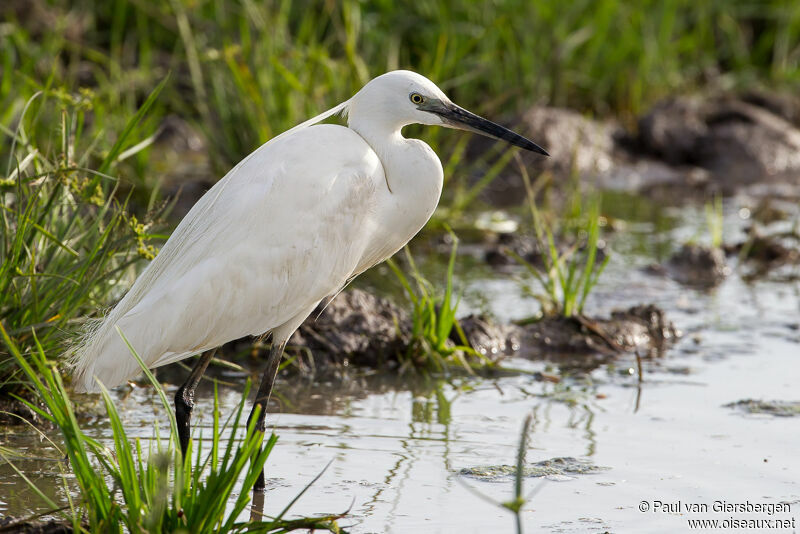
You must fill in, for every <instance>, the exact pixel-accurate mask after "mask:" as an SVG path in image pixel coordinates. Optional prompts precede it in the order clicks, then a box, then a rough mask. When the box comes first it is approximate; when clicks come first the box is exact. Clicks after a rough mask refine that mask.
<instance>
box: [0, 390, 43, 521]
mask: <svg viewBox="0 0 800 534" xmlns="http://www.w3.org/2000/svg"><path fill="white" fill-rule="evenodd" d="M23 396H25V395H23ZM31 402H33V403H34V404H36V402H37V401H36V399H31ZM39 406H40V407H41V408H44V406H43V405H42V404H41V403H39ZM24 421H28V422H30V423H32V424H33V425H34V426H36V427H37V428H42V427H46V426H48V425H49V422H48V421H46V420H44V419H42V417H41V416H40V415H39V414H38V413H36V412H35V411H33V410H31V409H30V407H29V406H28V405H26V404H25V403H24V402H22V401H20V400H18V399H15V398H14V397H11V396H10V395H5V394H4V395H2V396H0V425H4V426H8V425H20V424H23V422H24ZM0 525H2V523H0ZM0 531H2V530H0Z"/></svg>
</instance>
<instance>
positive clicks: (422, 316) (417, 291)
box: [386, 232, 490, 371]
mask: <svg viewBox="0 0 800 534" xmlns="http://www.w3.org/2000/svg"><path fill="white" fill-rule="evenodd" d="M449 235H450V237H451V238H452V241H453V245H452V247H451V248H450V257H449V259H448V262H447V275H446V279H445V283H444V288H445V289H444V293H443V294H440V295H437V294H436V290H435V289H434V286H433V284H432V283H431V282H430V281H428V280H427V279H426V278H425V277H424V276H423V275H422V273H421V272H420V270H419V269H418V268H417V264H416V262H415V261H414V257H413V256H412V255H411V252H410V251H409V248H408V246H406V247H405V248H404V249H403V252H404V254H405V258H406V261H407V263H408V266H409V268H410V269H411V277H412V278H413V281H414V283H413V284H412V283H411V282H410V281H409V279H408V277H407V276H406V275H405V274H404V273H403V271H402V269H400V267H399V266H398V264H397V262H396V261H394V260H393V259H390V260H388V261H387V262H386V263H387V265H388V266H389V268H390V269H391V270H392V272H393V273H394V274H395V276H396V277H397V279H398V280H399V282H400V284H401V285H402V286H403V289H404V290H405V293H406V295H407V296H408V299H409V301H410V302H411V338H410V341H409V345H408V350H407V352H406V354H405V355H404V360H405V362H407V363H409V364H413V365H414V366H416V367H419V368H427V369H430V370H437V371H441V370H443V369H445V368H447V367H448V366H450V365H453V364H457V365H460V366H462V367H463V368H465V369H467V370H468V371H471V369H472V366H473V365H475V364H489V363H490V361H489V360H488V359H487V358H486V357H485V356H483V355H482V354H480V353H478V352H477V351H475V350H474V349H473V348H472V347H470V346H469V343H468V342H467V339H466V336H465V335H464V332H463V331H462V330H461V326H460V325H459V324H458V320H457V319H456V312H457V310H458V304H459V302H460V300H461V299H460V298H456V299H455V302H454V301H453V299H454V296H453V271H454V269H455V262H456V249H457V248H458V238H457V237H456V236H455V234H454V233H453V232H450V234H449ZM453 331H455V333H456V336H457V339H458V340H460V343H453V342H452V337H453V335H452V333H453Z"/></svg>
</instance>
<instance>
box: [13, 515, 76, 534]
mask: <svg viewBox="0 0 800 534" xmlns="http://www.w3.org/2000/svg"><path fill="white" fill-rule="evenodd" d="M0 532H2V533H3V534H72V532H74V531H73V530H72V524H71V523H67V522H65V521H52V520H51V521H47V522H37V521H20V520H19V519H16V518H14V517H10V516H6V517H2V518H0Z"/></svg>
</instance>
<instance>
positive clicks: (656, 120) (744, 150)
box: [634, 96, 800, 191]
mask: <svg viewBox="0 0 800 534" xmlns="http://www.w3.org/2000/svg"><path fill="white" fill-rule="evenodd" d="M759 103H764V104H765V105H766V104H767V103H768V102H766V101H765V100H764V99H761V100H759V99H757V98H751V99H750V101H749V102H748V101H746V100H744V99H737V98H734V97H730V96H720V97H711V98H706V99H699V98H690V97H679V98H671V99H668V100H665V101H663V102H661V103H659V104H657V105H656V106H655V107H653V109H652V110H651V111H650V112H649V113H647V114H646V115H645V116H643V117H642V118H641V119H640V120H639V124H638V132H637V134H636V136H635V138H634V144H635V146H636V147H637V148H638V149H639V150H640V151H641V152H643V153H645V154H649V155H652V156H654V157H656V158H658V159H661V160H663V161H664V162H666V163H667V164H669V165H672V166H680V165H688V166H695V167H701V168H703V169H705V170H707V171H708V172H709V173H710V176H711V179H712V181H714V182H715V183H718V184H721V185H722V186H723V189H727V190H729V191H730V190H733V189H734V188H735V187H736V186H739V185H746V184H750V183H753V182H758V181H761V180H764V179H766V178H769V177H773V176H778V175H782V174H784V175H785V174H792V173H797V172H800V130H798V129H797V128H796V127H795V126H794V125H793V124H792V123H791V122H790V121H788V120H786V119H785V118H784V117H781V116H780V115H779V114H776V113H775V111H776V110H777V108H775V107H774V106H771V107H772V108H773V109H770V107H762V106H761V105H758V104H759Z"/></svg>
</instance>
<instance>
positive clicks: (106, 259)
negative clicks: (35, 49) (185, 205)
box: [0, 83, 163, 388]
mask: <svg viewBox="0 0 800 534" xmlns="http://www.w3.org/2000/svg"><path fill="white" fill-rule="evenodd" d="M161 87H163V83H162V85H160V86H158V87H157V88H156V89H155V90H154V91H153V93H152V94H151V95H150V97H149V98H148V99H147V100H145V102H144V104H143V105H142V107H141V108H140V110H139V112H138V113H136V114H135V115H134V117H133V118H132V119H130V120H129V121H128V125H127V126H126V128H125V129H124V132H123V135H122V136H120V137H119V138H118V139H117V140H116V142H115V143H114V145H113V147H112V150H111V151H110V152H108V153H107V154H100V153H98V151H97V148H96V139H95V140H87V139H86V138H85V137H86V134H87V128H86V124H87V121H90V120H91V119H90V118H89V116H88V113H89V110H90V109H91V106H92V103H91V100H89V97H88V96H86V95H72V96H69V95H61V96H58V95H55V94H54V93H52V92H47V91H45V92H40V93H37V94H36V95H35V96H34V97H32V98H31V99H30V100H29V101H28V103H27V104H26V106H25V111H24V112H23V113H22V114H21V116H20V117H19V119H18V122H17V126H16V128H15V129H14V130H10V129H4V130H3V134H5V135H6V136H7V138H8V140H9V141H10V142H9V145H8V151H7V165H6V169H7V170H6V174H5V178H3V179H2V180H0V198H2V200H3V201H2V205H0V317H3V320H4V322H5V324H6V325H7V326H8V328H9V334H10V335H11V337H12V338H13V339H14V340H15V343H16V344H17V345H19V346H20V347H21V348H22V350H23V351H24V352H30V351H32V350H34V341H33V335H32V332H33V329H34V328H35V329H36V330H37V331H38V332H39V343H41V345H42V346H43V347H44V349H45V351H46V352H47V353H59V352H60V350H59V349H60V348H61V347H62V342H63V341H64V338H65V336H66V335H68V334H69V333H70V332H72V331H74V330H75V327H76V324H75V323H76V322H79V321H80V319H81V318H82V316H84V315H85V314H87V313H94V312H95V311H96V310H98V309H102V308H104V307H106V306H107V305H108V303H109V302H110V301H111V299H113V298H115V297H116V296H118V295H119V293H120V292H121V289H120V287H121V288H123V289H124V288H125V286H126V285H127V284H126V283H124V282H125V281H126V280H127V278H128V277H130V276H131V275H132V274H133V267H134V264H135V263H136V262H137V260H138V259H139V258H140V257H148V255H147V254H145V253H150V256H149V257H152V254H153V253H155V249H154V247H153V245H151V244H149V241H150V240H151V239H152V238H153V237H154V236H152V235H150V234H148V233H147V231H146V230H147V228H148V227H149V223H148V224H147V225H145V224H140V223H138V221H136V220H135V218H131V217H130V216H129V215H128V213H127V206H126V203H125V202H124V201H120V200H119V199H118V196H117V195H116V193H117V186H118V180H117V179H116V178H114V177H112V176H111V175H109V174H108V173H110V172H112V173H113V172H117V171H118V170H119V164H120V159H119V156H120V153H121V151H122V150H123V148H124V147H125V146H126V145H127V144H129V143H130V140H128V136H129V135H130V134H131V132H133V131H134V130H135V127H136V124H138V123H139V122H140V121H141V120H142V117H143V116H144V115H145V114H146V112H147V110H148V109H149V108H150V107H151V106H152V104H153V102H154V100H155V97H156V96H157V94H158V91H159V90H160V89H161ZM54 111H55V112H57V114H58V115H59V117H60V122H59V128H58V131H57V133H58V145H57V148H56V147H51V148H49V149H48V148H45V147H40V146H38V145H36V144H35V140H37V139H40V138H41V134H42V130H49V129H50V126H51V125H50V124H48V123H47V121H45V120H44V118H45V117H47V116H49V115H50V114H51V113H54ZM3 134H0V135H3ZM127 152H128V154H129V155H132V151H131V150H130V149H129V150H128V151H127ZM93 164H94V165H96V168H97V169H99V170H94V168H90V167H89V165H93ZM131 221H133V222H135V224H131ZM126 223H127V224H126ZM120 282H123V283H120ZM15 368H16V367H15V366H14V365H13V360H12V359H11V358H10V357H9V355H8V353H4V351H2V350H0V388H2V387H8V386H10V385H13V384H15V383H16V378H15V377H13V376H12V374H13V370H14V369H15Z"/></svg>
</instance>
